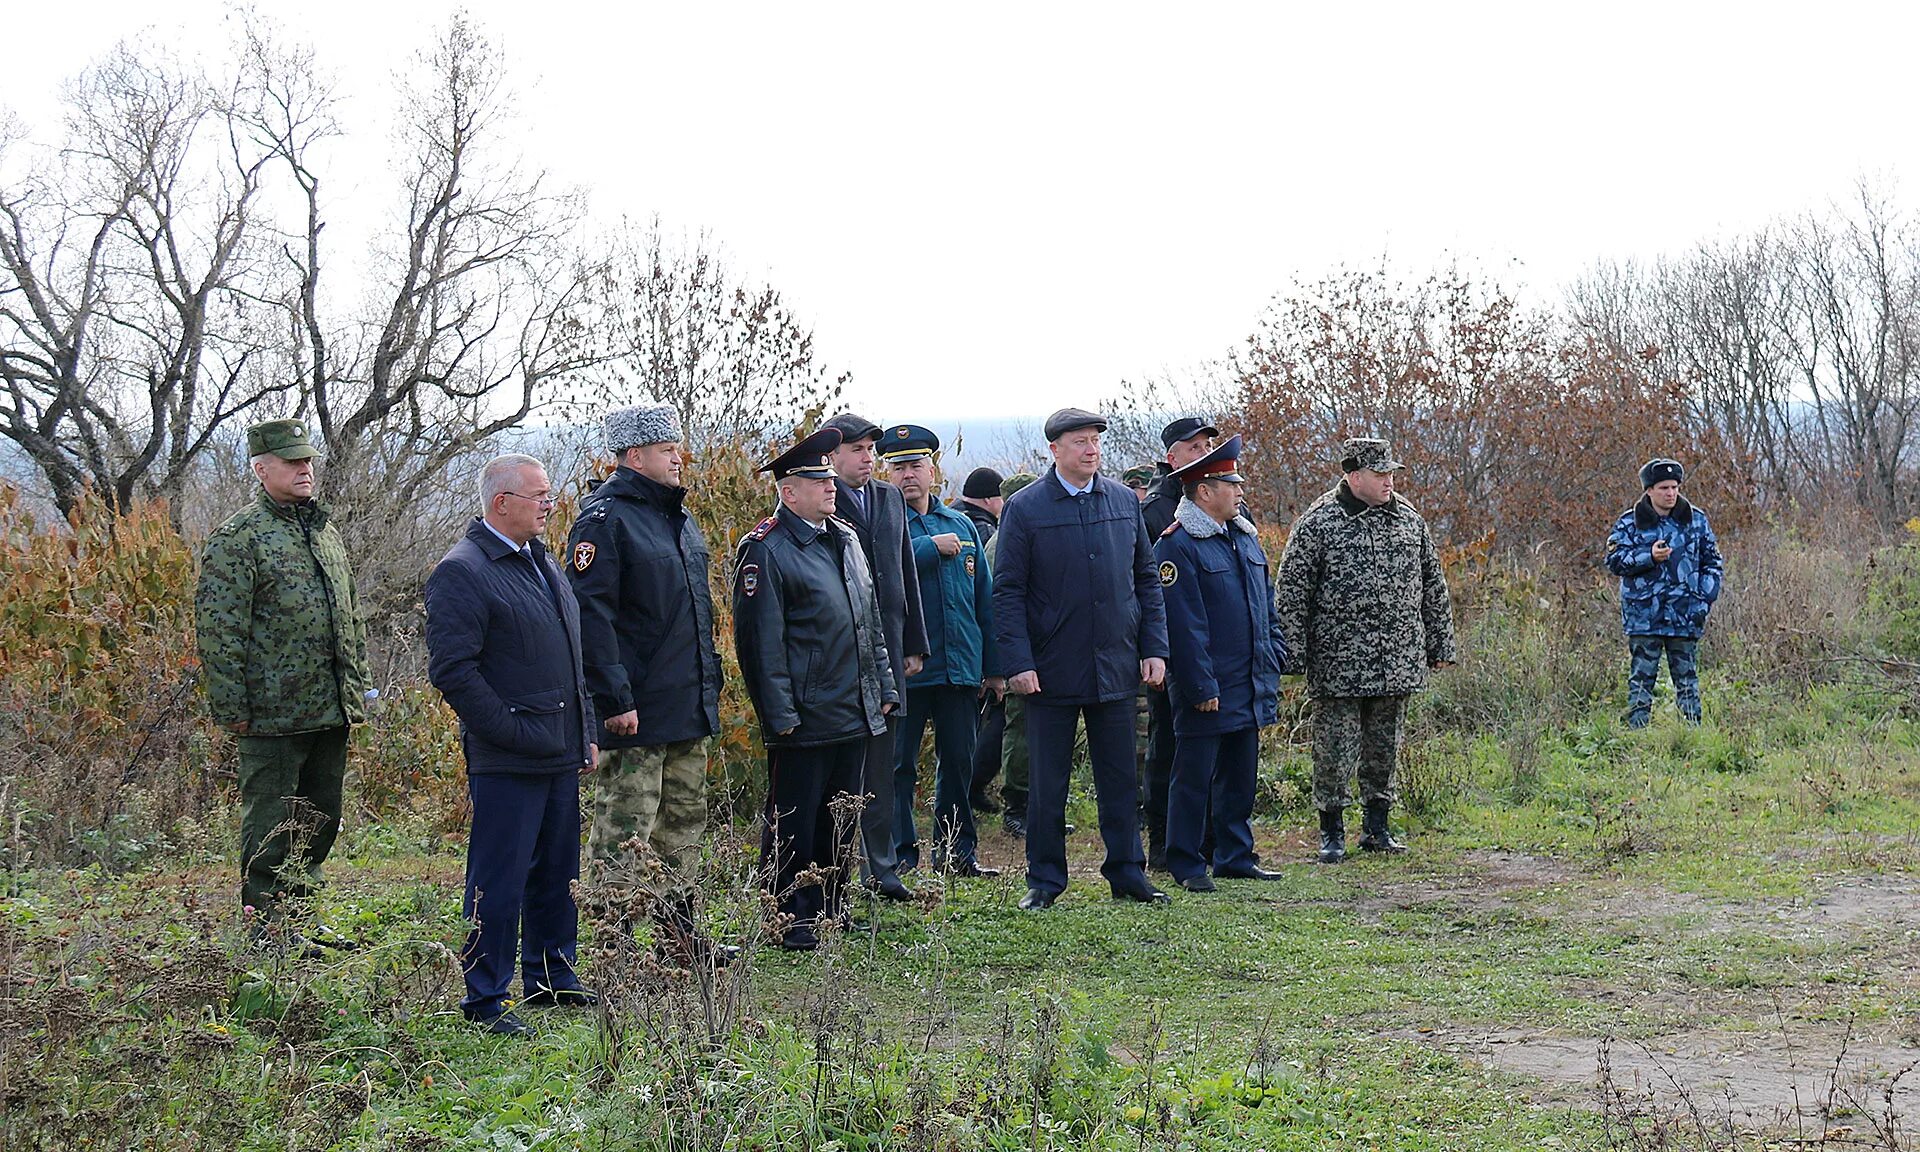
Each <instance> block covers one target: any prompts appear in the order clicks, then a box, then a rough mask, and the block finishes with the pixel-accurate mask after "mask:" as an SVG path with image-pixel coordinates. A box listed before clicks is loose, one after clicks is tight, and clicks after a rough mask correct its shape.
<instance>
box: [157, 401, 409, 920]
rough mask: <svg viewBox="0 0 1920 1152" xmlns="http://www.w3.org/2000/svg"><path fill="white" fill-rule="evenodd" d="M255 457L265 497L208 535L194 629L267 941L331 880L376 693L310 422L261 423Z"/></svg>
mask: <svg viewBox="0 0 1920 1152" xmlns="http://www.w3.org/2000/svg"><path fill="white" fill-rule="evenodd" d="M247 453H248V455H250V456H251V457H252V463H253V474H254V476H255V477H256V478H258V479H259V481H260V492H259V494H258V495H256V496H255V497H254V501H253V503H252V504H251V505H249V506H248V507H247V508H245V509H243V510H241V511H239V512H236V513H234V514H233V516H232V517H230V518H229V519H228V520H227V522H226V523H224V524H222V525H220V527H219V528H217V529H215V530H214V533H213V535H212V536H210V537H209V538H208V539H207V546H206V553H205V555H204V556H203V557H202V560H201V564H200V583H199V588H198V589H197V591H196V593H195V595H194V621H195V625H196V636H197V638H198V645H199V650H200V682H201V685H202V686H203V687H204V688H205V689H206V692H207V705H208V709H209V711H211V712H212V714H213V720H214V723H216V724H219V725H220V726H221V727H223V728H225V729H226V730H227V731H229V732H232V733H233V734H234V735H235V736H237V737H238V738H239V741H238V742H239V751H240V877H241V881H240V899H241V903H242V904H243V905H244V906H246V907H247V908H250V909H252V910H253V912H254V913H255V919H254V920H253V921H252V922H251V923H250V924H249V926H248V927H249V930H250V931H251V932H253V933H254V934H255V938H256V939H265V938H266V936H265V931H266V928H267V926H268V925H270V924H275V925H277V924H278V923H279V919H280V917H281V916H282V915H283V914H284V912H285V902H286V901H287V900H288V899H289V898H294V899H299V898H303V897H306V896H308V895H309V894H310V893H311V892H312V889H313V886H314V885H315V884H317V883H319V880H320V866H321V865H322V864H324V863H325V862H326V859H327V854H328V853H329V852H330V851H331V850H332V848H333V842H334V838H335V836H336V835H338V833H339V830H340V802H341V786H342V780H343V778H344V777H345V774H346V768H347V726H348V725H350V724H357V723H360V722H361V721H364V720H365V719H366V705H365V699H366V697H370V696H372V695H374V694H375V693H374V692H373V691H372V690H371V687H370V685H369V683H368V680H369V676H368V673H367V632H366V624H365V622H364V621H362V620H361V619H360V607H359V601H358V598H357V597H356V596H355V595H354V589H353V573H352V572H351V571H349V570H348V567H347V549H346V546H345V545H344V544H342V543H341V541H340V533H339V530H338V529H336V528H335V527H334V526H333V524H332V523H331V521H330V520H329V518H328V515H327V509H326V508H324V507H323V506H321V505H320V504H318V503H316V502H315V501H314V499H313V461H314V457H316V456H317V455H319V453H318V452H316V451H315V449H314V447H313V443H312V441H311V440H309V439H308V434H307V426H306V424H305V422H303V421H300V420H269V421H267V422H266V423H264V424H256V425H254V426H253V427H252V428H249V429H247ZM311 935H312V938H313V942H317V943H321V944H326V945H329V946H337V947H345V946H351V945H350V944H349V943H348V942H347V941H345V940H342V939H341V938H339V937H337V936H335V935H333V934H332V933H330V932H327V931H326V930H324V929H322V928H319V927H317V926H316V927H315V928H314V929H312V930H311ZM284 942H286V943H291V944H297V945H299V946H304V945H305V944H306V943H307V942H306V941H302V940H300V939H299V938H298V937H297V936H295V937H293V938H291V939H287V940H285V941H284Z"/></svg>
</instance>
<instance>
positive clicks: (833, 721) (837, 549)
mask: <svg viewBox="0 0 1920 1152" xmlns="http://www.w3.org/2000/svg"><path fill="white" fill-rule="evenodd" d="M839 443H840V431H839V429H837V428H822V429H821V430H820V431H818V432H815V433H814V434H813V435H811V436H809V437H807V438H806V439H804V440H802V441H800V443H798V444H796V445H794V446H793V447H792V448H791V449H789V450H787V451H786V452H784V453H782V454H781V455H779V456H777V457H775V458H774V459H773V460H771V461H769V462H768V463H767V464H765V465H764V466H762V467H761V468H760V471H762V472H771V473H772V474H773V478H774V481H775V482H776V484H777V485H778V487H779V493H780V509H779V511H777V512H776V513H774V514H773V515H772V516H769V517H768V518H767V519H765V520H762V521H761V522H760V523H759V524H758V525H756V526H755V527H754V529H753V530H752V531H751V532H749V533H747V535H746V537H745V538H744V539H742V540H741V541H740V554H739V557H738V558H737V560H736V564H735V568H734V578H733V620H734V645H735V649H736V651H737V652H738V653H739V656H740V674H741V677H742V678H743V679H744V680H745V681H746V685H747V695H748V696H749V697H751V698H752V700H753V710H754V712H755V714H757V715H758V716H759V718H760V732H761V736H762V738H763V739H764V741H765V743H766V746H767V811H766V830H765V833H764V835H763V836H762V839H761V844H762V851H763V854H764V855H765V857H766V860H767V862H768V863H770V864H771V865H772V874H773V894H774V896H775V897H776V898H777V899H778V900H779V903H780V911H781V912H782V913H784V914H785V916H786V917H787V918H788V919H787V926H786V928H785V931H784V932H783V933H782V935H781V938H780V946H781V947H782V948H786V949H789V950H792V951H809V950H811V949H814V948H817V947H819V944H820V938H819V927H820V924H821V922H822V921H823V920H828V919H839V918H840V915H841V910H842V905H843V899H842V896H843V891H844V888H845V869H846V867H847V865H848V862H849V861H850V860H851V858H852V856H853V831H854V830H853V829H852V828H851V827H846V828H844V829H843V828H842V827H840V826H839V822H838V821H836V819H835V817H834V814H833V812H832V810H831V804H832V802H833V800H834V798H835V797H837V796H840V795H842V794H843V793H844V794H853V793H855V792H857V791H858V789H859V788H860V774H861V772H862V770H863V767H864V765H865V764H866V757H867V749H868V746H869V745H870V744H872V743H873V741H875V740H877V739H879V738H880V737H881V736H883V735H885V734H887V732H888V731H889V728H888V724H889V720H890V717H891V716H892V714H893V712H894V711H895V710H896V709H898V708H899V705H900V694H899V693H898V692H897V691H896V690H895V687H894V685H895V680H894V676H893V668H892V666H891V665H890V663H889V661H888V654H887V646H886V640H885V637H884V636H883V635H882V627H883V626H882V624H881V619H880V607H879V603H878V601H877V600H876V599H875V597H874V588H873V577H872V573H871V571H870V569H869V568H868V566H867V558H866V556H865V555H864V554H863V553H862V551H861V549H860V540H859V537H858V536H856V535H855V534H854V530H853V529H852V528H850V527H848V526H847V525H846V524H845V523H843V522H841V521H839V520H837V519H835V518H834V503H835V496H836V492H835V490H834V471H833V463H832V459H831V453H832V452H833V450H834V448H835V447H836V446H838V445H839ZM888 826H889V827H891V826H892V819H891V814H889V819H888ZM822 870H824V872H825V880H824V881H811V880H810V881H809V882H807V883H805V884H803V883H802V882H801V879H800V878H801V875H802V874H803V873H806V874H809V876H813V875H819V874H820V872H821V871H822Z"/></svg>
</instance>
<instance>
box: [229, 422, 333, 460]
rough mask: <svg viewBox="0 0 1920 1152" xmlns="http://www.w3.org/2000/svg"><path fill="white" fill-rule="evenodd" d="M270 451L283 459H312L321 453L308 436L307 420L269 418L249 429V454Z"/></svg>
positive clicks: (254, 454)
mask: <svg viewBox="0 0 1920 1152" xmlns="http://www.w3.org/2000/svg"><path fill="white" fill-rule="evenodd" d="M268 452H271V453H273V454H274V455H275V456H278V457H280V459H282V460H311V459H312V458H313V457H315V456H318V455H320V450H319V449H318V448H315V447H314V446H313V441H312V440H311V439H309V438H308V434H307V422H306V421H305V420H268V421H267V422H266V423H264V424H255V425H254V426H253V427H251V428H249V429H247V455H249V456H261V455H264V454H266V453H268Z"/></svg>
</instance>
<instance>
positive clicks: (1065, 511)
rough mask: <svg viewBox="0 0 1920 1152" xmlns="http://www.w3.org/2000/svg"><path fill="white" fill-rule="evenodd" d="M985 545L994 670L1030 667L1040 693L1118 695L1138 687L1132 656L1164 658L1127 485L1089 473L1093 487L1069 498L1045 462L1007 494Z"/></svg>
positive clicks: (1145, 549)
mask: <svg viewBox="0 0 1920 1152" xmlns="http://www.w3.org/2000/svg"><path fill="white" fill-rule="evenodd" d="M993 547H994V569H993V620H994V631H995V634H996V636H997V638H998V641H999V645H998V647H999V655H1000V668H1001V671H1002V674H1004V675H1007V676H1017V675H1019V674H1020V673H1022V672H1037V673H1039V675H1040V696H1039V699H1040V700H1042V701H1044V702H1046V703H1049V704H1094V703H1102V702H1108V701H1114V700H1125V699H1127V698H1129V697H1132V696H1134V695H1135V694H1136V693H1138V692H1139V690H1140V661H1142V660H1145V659H1148V658H1158V659H1162V660H1164V659H1166V655H1167V615H1166V608H1165V606H1164V605H1163V604H1162V603H1161V600H1160V578H1159V576H1158V575H1157V574H1156V573H1155V571H1154V566H1153V542H1152V541H1151V540H1149V539H1148V538H1147V525H1146V521H1144V520H1142V519H1141V518H1140V499H1139V497H1137V496H1135V495H1134V494H1133V489H1131V488H1129V487H1127V486H1126V485H1125V484H1122V483H1120V482H1119V481H1118V480H1110V479H1108V478H1107V477H1105V476H1099V475H1096V476H1095V477H1094V488H1093V491H1092V492H1090V493H1088V494H1087V495H1085V496H1072V495H1069V494H1068V493H1067V490H1066V489H1065V488H1063V487H1061V484H1060V478H1059V475H1058V474H1057V473H1056V472H1055V471H1054V470H1053V469H1051V468H1049V469H1047V474H1046V475H1044V476H1042V477H1040V479H1038V480H1036V481H1034V482H1033V483H1032V484H1029V485H1027V486H1026V487H1025V488H1022V489H1021V490H1020V491H1018V492H1015V493H1014V494H1013V495H1012V497H1010V498H1009V499H1008V500H1007V504H1006V507H1005V508H1004V509H1003V510H1002V512H1001V514H1000V531H999V533H998V534H997V535H996V536H995V537H994V546H993Z"/></svg>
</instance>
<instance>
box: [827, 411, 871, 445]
mask: <svg viewBox="0 0 1920 1152" xmlns="http://www.w3.org/2000/svg"><path fill="white" fill-rule="evenodd" d="M820 427H822V428H833V429H837V430H838V431H839V433H840V443H842V444H851V443H853V442H854V441H855V440H878V439H880V431H881V429H880V425H878V424H875V423H874V422H873V421H871V420H869V419H867V418H866V417H865V416H855V415H854V414H853V413H851V412H842V413H840V414H839V415H838V416H835V417H833V418H832V419H830V420H827V421H826V422H825V423H823V424H821V425H820Z"/></svg>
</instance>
